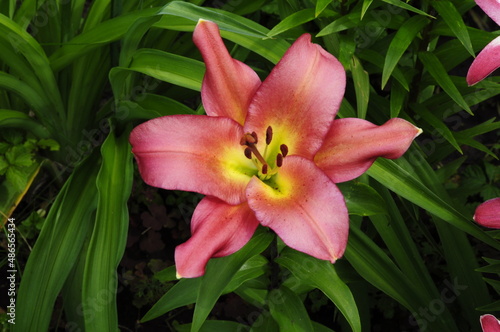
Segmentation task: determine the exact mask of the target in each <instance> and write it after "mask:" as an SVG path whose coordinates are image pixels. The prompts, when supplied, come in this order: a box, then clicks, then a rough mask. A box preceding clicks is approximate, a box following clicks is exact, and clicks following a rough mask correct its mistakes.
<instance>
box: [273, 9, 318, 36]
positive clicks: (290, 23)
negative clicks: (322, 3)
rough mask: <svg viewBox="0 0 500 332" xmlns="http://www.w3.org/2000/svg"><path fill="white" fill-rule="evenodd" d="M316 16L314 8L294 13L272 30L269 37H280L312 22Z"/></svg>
mask: <svg viewBox="0 0 500 332" xmlns="http://www.w3.org/2000/svg"><path fill="white" fill-rule="evenodd" d="M314 15H315V14H314V9H313V8H308V9H303V10H301V11H298V12H296V13H293V14H292V15H290V16H288V17H286V18H285V19H283V20H282V21H281V22H280V23H278V24H277V25H276V26H275V27H274V28H272V29H271V31H269V32H268V33H267V36H268V37H270V38H271V37H274V36H276V35H279V34H280V33H283V32H285V31H288V30H290V29H293V28H295V27H297V26H299V25H301V24H304V23H307V22H309V21H312V20H314V18H315V16H314Z"/></svg>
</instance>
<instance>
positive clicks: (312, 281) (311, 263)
mask: <svg viewBox="0 0 500 332" xmlns="http://www.w3.org/2000/svg"><path fill="white" fill-rule="evenodd" d="M276 262H277V263H278V264H280V265H282V266H284V267H285V268H287V269H288V270H290V272H292V274H293V275H294V276H295V277H297V278H298V279H299V280H300V281H301V282H302V283H304V284H306V285H311V286H313V287H315V288H318V289H320V290H321V291H322V292H323V293H324V294H325V295H326V296H328V298H329V299H330V300H331V301H332V302H333V303H334V304H335V305H336V306H337V308H338V309H339V310H340V312H342V314H343V315H344V317H345V318H346V319H347V321H348V322H349V324H350V325H351V328H352V330H353V331H354V332H361V320H360V318H359V312H358V309H357V305H356V301H355V299H354V297H353V295H352V293H351V290H350V289H349V287H348V286H347V285H346V284H345V283H344V281H342V279H340V278H339V276H338V275H337V272H336V270H335V264H331V263H330V262H328V261H324V260H319V259H317V258H314V257H311V256H309V255H306V254H304V253H301V252H299V251H295V250H293V249H291V248H288V247H287V248H285V249H283V250H282V251H281V253H280V256H279V257H278V258H277V259H276ZM270 296H271V295H270Z"/></svg>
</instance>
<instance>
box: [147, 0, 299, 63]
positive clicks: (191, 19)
mask: <svg viewBox="0 0 500 332" xmlns="http://www.w3.org/2000/svg"><path fill="white" fill-rule="evenodd" d="M159 14H160V15H163V17H162V19H161V20H160V21H159V22H158V23H157V24H155V26H156V27H160V28H164V29H172V30H178V31H193V30H194V28H195V26H196V24H197V23H198V20H199V19H200V18H203V19H206V20H209V21H212V22H215V23H217V25H218V26H219V28H220V30H221V36H222V37H223V38H226V39H227V40H230V41H232V42H234V43H236V44H238V45H241V46H243V47H245V48H247V49H249V50H251V51H253V52H255V53H257V54H259V55H261V56H262V57H264V58H266V59H268V60H269V61H271V62H272V63H277V62H278V61H279V60H280V59H281V58H282V57H283V54H284V53H285V51H286V50H287V49H288V48H289V47H290V44H289V43H288V42H286V41H285V40H280V39H269V38H267V33H268V32H269V29H267V28H265V27H263V26H262V25H260V24H257V23H255V22H254V21H252V20H249V19H247V18H244V17H241V16H238V15H235V14H233V13H230V12H225V11H222V10H216V9H212V8H203V7H198V6H195V5H193V4H190V3H188V2H180V1H173V2H171V3H169V4H167V5H166V6H165V7H163V8H162V10H161V11H160V12H159Z"/></svg>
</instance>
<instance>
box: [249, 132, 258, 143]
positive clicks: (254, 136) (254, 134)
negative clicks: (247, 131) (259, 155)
mask: <svg viewBox="0 0 500 332" xmlns="http://www.w3.org/2000/svg"><path fill="white" fill-rule="evenodd" d="M251 135H252V137H253V138H254V139H255V142H254V144H257V142H258V141H259V139H258V138H257V133H256V132H255V131H252V134H251Z"/></svg>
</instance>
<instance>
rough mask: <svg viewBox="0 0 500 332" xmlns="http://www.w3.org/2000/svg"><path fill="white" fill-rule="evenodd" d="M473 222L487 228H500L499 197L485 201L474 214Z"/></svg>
mask: <svg viewBox="0 0 500 332" xmlns="http://www.w3.org/2000/svg"><path fill="white" fill-rule="evenodd" d="M473 218H474V221H476V222H477V223H478V224H480V225H482V226H485V227H489V228H500V197H497V198H493V199H490V200H487V201H486V202H484V203H482V204H481V205H479V206H478V207H477V209H476V212H475V213H474V217H473Z"/></svg>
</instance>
